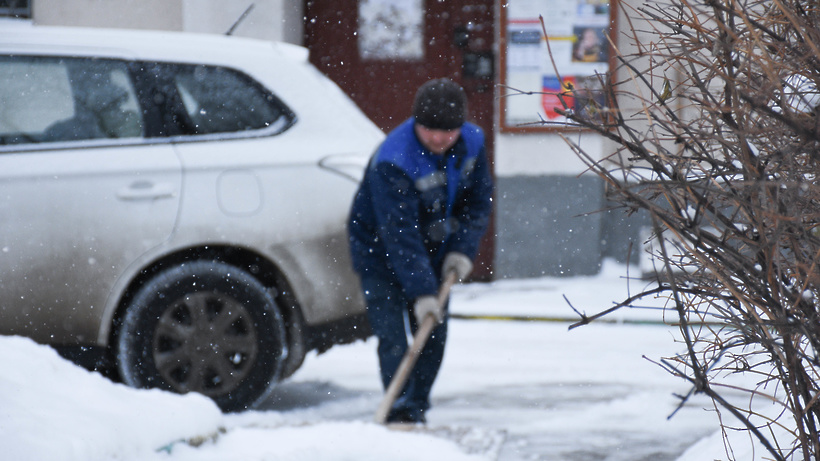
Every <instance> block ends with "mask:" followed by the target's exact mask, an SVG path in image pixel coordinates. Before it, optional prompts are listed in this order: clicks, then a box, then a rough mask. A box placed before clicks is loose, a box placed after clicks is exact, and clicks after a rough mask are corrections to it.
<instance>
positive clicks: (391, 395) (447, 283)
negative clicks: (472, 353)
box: [375, 271, 457, 424]
mask: <svg viewBox="0 0 820 461" xmlns="http://www.w3.org/2000/svg"><path fill="white" fill-rule="evenodd" d="M456 278H457V274H456V273H455V272H454V271H450V273H448V274H447V277H446V278H445V279H444V283H442V284H441V287H440V288H439V291H438V296H437V297H436V301H438V305H439V306H443V305H444V303H445V302H447V297H448V296H450V288H452V287H453V285H455V283H456ZM435 327H436V318H435V317H434V316H433V314H429V315H427V317H425V318H424V321H423V322H421V325H419V329H418V330H416V335H415V336H413V344H412V345H411V346H410V348H409V349H407V352H405V353H404V357H403V358H402V359H401V363H399V368H398V369H396V374H395V375H393V379H392V380H391V381H390V385H389V386H387V390H386V391H385V392H384V397H382V402H381V404H379V408H378V409H377V410H376V417H375V420H376V423H378V424H384V423H385V421H386V420H387V414H388V413H389V412H390V408H391V407H392V406H393V402H395V401H396V398H397V397H398V396H399V393H400V392H401V390H402V388H403V387H404V384H405V383H406V382H407V378H408V377H409V376H410V371H412V370H413V366H414V365H415V364H416V360H418V358H419V355H420V354H421V350H422V349H424V345H425V344H426V343H427V339H428V338H429V337H430V334H431V333H432V332H433V329H434V328H435Z"/></svg>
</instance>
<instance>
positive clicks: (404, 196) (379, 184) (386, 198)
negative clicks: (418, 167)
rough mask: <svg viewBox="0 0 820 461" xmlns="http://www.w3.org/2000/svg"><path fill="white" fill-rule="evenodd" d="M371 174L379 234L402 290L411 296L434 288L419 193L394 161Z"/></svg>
mask: <svg viewBox="0 0 820 461" xmlns="http://www.w3.org/2000/svg"><path fill="white" fill-rule="evenodd" d="M373 173H374V174H373V175H372V177H371V179H370V180H371V184H370V187H372V188H373V189H372V190H373V191H374V194H373V207H374V211H375V217H376V227H377V232H378V234H379V238H381V239H382V243H383V244H384V247H385V249H386V252H387V260H388V262H389V263H390V265H391V266H392V269H393V271H394V272H395V274H396V276H397V278H398V280H399V283H400V284H401V286H402V288H403V289H404V292H405V294H406V295H407V296H408V297H409V298H411V299H415V298H417V297H419V296H423V295H431V294H435V293H436V291H438V285H439V282H438V278H437V277H436V275H435V272H434V270H433V267H432V264H431V261H430V257H429V255H428V253H427V249H426V247H425V245H424V237H423V236H422V233H421V229H420V228H419V225H418V223H419V201H420V198H419V193H418V191H417V190H416V188H415V186H414V184H413V182H412V181H411V180H410V178H409V177H408V176H407V174H406V173H404V172H403V171H402V170H400V169H399V168H398V167H396V166H395V165H392V164H389V163H381V164H379V165H377V166H376V168H375V171H374V172H373Z"/></svg>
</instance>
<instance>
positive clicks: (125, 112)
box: [0, 56, 143, 144]
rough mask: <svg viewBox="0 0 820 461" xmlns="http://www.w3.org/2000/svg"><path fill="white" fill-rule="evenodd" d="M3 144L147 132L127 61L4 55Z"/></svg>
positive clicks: (0, 65)
mask: <svg viewBox="0 0 820 461" xmlns="http://www.w3.org/2000/svg"><path fill="white" fill-rule="evenodd" d="M0 81H2V82H3V85H0V144H22V143H36V142H57V141H76V140H85V139H100V138H129V137H139V136H142V131H143V128H142V127H143V123H142V117H141V111H140V107H139V104H138V102H137V98H136V93H135V90H134V86H133V85H132V84H131V78H130V76H129V72H128V67H127V65H126V63H125V62H123V61H116V60H97V59H75V58H49V57H26V56H0Z"/></svg>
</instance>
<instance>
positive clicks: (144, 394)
mask: <svg viewBox="0 0 820 461" xmlns="http://www.w3.org/2000/svg"><path fill="white" fill-rule="evenodd" d="M0 370H2V372H0V396H2V397H0V401H1V402H2V403H0V406H1V408H2V409H0V446H2V447H3V452H4V453H3V456H2V458H3V459H13V460H16V461H28V460H30V461H41V460H46V459H47V460H49V461H102V460H121V461H150V460H176V461H182V460H197V461H207V460H213V461H217V460H219V461H225V460H242V461H256V460H259V461H262V460H264V461H278V460H283V461H284V460H293V459H301V460H304V461H310V460H330V459H336V460H350V459H355V460H358V461H367V460H373V461H376V460H379V461H381V460H385V459H391V460H399V461H400V460H417V459H431V460H432V459H448V460H454V461H459V460H464V461H469V460H472V461H480V460H485V459H487V458H484V457H480V456H471V455H468V454H465V453H463V452H462V451H461V450H460V449H459V447H458V446H457V445H456V444H455V443H454V442H450V441H448V440H445V439H442V438H438V437H435V436H432V435H426V434H417V433H412V432H401V431H392V430H389V429H387V428H385V427H384V426H380V425H376V424H372V423H364V422H344V423H341V422H339V423H334V422H327V423H317V424H307V425H304V426H296V427H286V426H277V425H276V424H275V423H276V422H277V421H279V420H280V419H281V418H277V417H276V415H275V413H274V414H270V415H268V417H266V418H260V417H257V418H253V417H244V418H243V416H242V415H222V413H220V411H219V409H218V408H217V407H216V405H214V404H213V402H211V401H210V400H209V399H207V398H205V397H202V396H200V395H198V394H188V395H176V394H172V393H169V392H163V391H159V390H138V389H132V388H128V387H126V386H124V385H121V384H115V383H112V382H111V381H109V380H107V379H105V378H103V377H102V376H100V375H99V374H96V373H89V372H87V371H85V370H84V369H82V368H80V367H77V366H75V365H73V364H72V363H70V362H68V361H66V360H64V359H63V358H61V357H60V356H59V355H58V354H57V353H56V352H54V351H53V350H52V349H51V348H49V347H46V346H41V345H38V344H35V343H34V342H33V341H31V340H29V339H25V338H20V337H0ZM250 415H253V413H250ZM236 421H246V422H250V424H251V426H246V427H242V426H236V427H232V428H231V429H225V427H229V426H231V425H232V424H233V425H235V424H236ZM265 425H268V426H270V427H265ZM188 442H191V443H188ZM194 445H195V446H194Z"/></svg>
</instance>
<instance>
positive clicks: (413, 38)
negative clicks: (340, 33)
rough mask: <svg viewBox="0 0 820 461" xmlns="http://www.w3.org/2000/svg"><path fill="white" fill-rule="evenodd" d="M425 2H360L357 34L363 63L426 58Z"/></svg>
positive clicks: (386, 0) (408, 0) (375, 0)
mask: <svg viewBox="0 0 820 461" xmlns="http://www.w3.org/2000/svg"><path fill="white" fill-rule="evenodd" d="M422 3H423V2H422V0H361V1H360V2H359V21H358V23H359V27H358V31H357V36H358V43H359V56H361V58H362V59H363V60H390V59H400V60H421V59H423V58H424V43H423V40H424V5H423V4H422Z"/></svg>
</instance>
